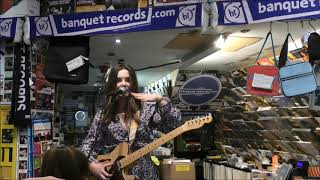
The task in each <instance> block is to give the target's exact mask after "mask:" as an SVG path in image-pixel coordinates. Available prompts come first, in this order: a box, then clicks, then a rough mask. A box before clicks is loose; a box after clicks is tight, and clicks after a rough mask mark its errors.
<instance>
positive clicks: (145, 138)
mask: <svg viewBox="0 0 320 180" xmlns="http://www.w3.org/2000/svg"><path fill="white" fill-rule="evenodd" d="M180 120H181V114H180V111H179V110H178V109H176V108H175V107H173V106H172V104H171V102H169V103H168V104H166V105H164V106H163V107H160V106H158V104H156V103H154V102H146V103H143V104H142V109H141V114H140V123H139V125H138V127H137V131H136V135H135V139H134V140H133V142H132V143H131V146H130V151H131V152H134V151H136V150H138V149H140V148H142V147H144V146H145V145H147V144H149V143H151V142H153V141H154V140H155V139H156V138H157V137H158V136H157V135H156V133H155V130H158V131H161V132H163V133H167V132H169V131H171V130H173V129H175V128H176V127H178V126H179V125H180ZM121 142H128V130H127V129H125V128H124V127H123V126H122V125H121V123H120V121H119V120H118V119H116V120H115V121H112V122H111V123H109V124H108V125H106V124H104V123H102V122H101V112H99V113H97V114H96V115H95V117H94V119H93V121H92V124H91V127H90V129H89V132H88V135H87V137H86V138H85V139H84V140H83V143H82V145H81V147H80V150H81V151H82V152H83V153H85V154H86V155H87V156H88V158H89V161H95V160H96V158H97V156H98V154H103V152H104V153H110V152H111V151H112V150H113V149H114V148H115V147H116V146H117V145H118V144H119V143H121ZM131 174H134V175H135V176H137V177H138V178H139V179H140V180H158V179H160V177H159V172H158V170H157V167H156V166H155V164H154V163H153V162H152V161H151V157H150V154H147V155H145V156H143V157H142V158H140V159H139V160H137V161H136V162H135V163H134V164H133V165H132V169H131Z"/></svg>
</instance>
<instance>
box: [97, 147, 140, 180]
mask: <svg viewBox="0 0 320 180" xmlns="http://www.w3.org/2000/svg"><path fill="white" fill-rule="evenodd" d="M128 147H129V146H128V144H127V143H125V142H123V143H121V144H119V145H118V146H117V147H116V148H115V149H114V150H113V151H112V152H111V153H110V154H107V155H99V156H98V158H97V160H98V161H99V162H103V163H112V164H113V166H112V168H111V169H108V172H110V173H111V174H113V176H112V178H111V180H135V179H136V178H135V176H134V175H128V174H127V170H126V168H123V169H121V168H120V166H119V164H118V163H117V161H119V160H120V159H122V158H124V157H126V156H128V152H129V149H128ZM110 173H109V174H110Z"/></svg>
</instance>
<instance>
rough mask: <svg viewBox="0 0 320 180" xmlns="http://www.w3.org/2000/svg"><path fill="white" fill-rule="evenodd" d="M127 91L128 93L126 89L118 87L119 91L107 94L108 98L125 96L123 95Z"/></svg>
mask: <svg viewBox="0 0 320 180" xmlns="http://www.w3.org/2000/svg"><path fill="white" fill-rule="evenodd" d="M128 91H129V89H128V88H126V87H123V86H122V87H120V88H119V89H117V90H114V91H112V92H110V93H109V94H108V96H117V95H120V94H125V93H127V92H128Z"/></svg>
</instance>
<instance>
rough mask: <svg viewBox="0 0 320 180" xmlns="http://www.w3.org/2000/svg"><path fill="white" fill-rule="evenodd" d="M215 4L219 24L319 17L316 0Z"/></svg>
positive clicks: (259, 0) (319, 7)
mask: <svg viewBox="0 0 320 180" xmlns="http://www.w3.org/2000/svg"><path fill="white" fill-rule="evenodd" d="M216 5H217V8H218V14H219V18H218V24H219V25H237V24H252V23H261V22H268V21H277V20H284V19H312V18H320V2H319V1H318V0H287V1H286V0H255V1H251V0H242V1H241V0H235V1H218V2H216Z"/></svg>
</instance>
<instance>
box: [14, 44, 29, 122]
mask: <svg viewBox="0 0 320 180" xmlns="http://www.w3.org/2000/svg"><path fill="white" fill-rule="evenodd" d="M14 53H15V54H14V67H15V68H14V71H13V89H12V102H11V119H10V121H11V122H13V123H14V125H17V126H27V125H29V124H30V123H31V108H30V83H29V79H30V68H31V65H30V64H31V61H30V47H29V46H26V45H22V44H19V43H17V44H16V45H15V46H14Z"/></svg>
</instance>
